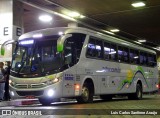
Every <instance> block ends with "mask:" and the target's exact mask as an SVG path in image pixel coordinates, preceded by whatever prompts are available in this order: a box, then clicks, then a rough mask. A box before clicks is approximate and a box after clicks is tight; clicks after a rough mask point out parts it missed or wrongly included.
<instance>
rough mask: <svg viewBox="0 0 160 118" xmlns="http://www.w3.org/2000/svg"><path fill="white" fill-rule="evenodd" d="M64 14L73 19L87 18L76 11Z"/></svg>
mask: <svg viewBox="0 0 160 118" xmlns="http://www.w3.org/2000/svg"><path fill="white" fill-rule="evenodd" d="M63 13H64V14H66V15H67V16H69V17H71V18H85V16H84V15H82V14H80V13H79V12H76V11H63Z"/></svg>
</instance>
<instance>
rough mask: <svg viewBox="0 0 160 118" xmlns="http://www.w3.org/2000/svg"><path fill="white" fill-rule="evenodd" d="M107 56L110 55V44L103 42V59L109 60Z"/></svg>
mask: <svg viewBox="0 0 160 118" xmlns="http://www.w3.org/2000/svg"><path fill="white" fill-rule="evenodd" d="M109 54H110V44H109V43H107V42H104V59H105V60H109Z"/></svg>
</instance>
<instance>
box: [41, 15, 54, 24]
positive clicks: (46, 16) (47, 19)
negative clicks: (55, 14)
mask: <svg viewBox="0 0 160 118" xmlns="http://www.w3.org/2000/svg"><path fill="white" fill-rule="evenodd" d="M39 20H40V21H43V22H50V21H52V17H51V16H49V15H41V16H39Z"/></svg>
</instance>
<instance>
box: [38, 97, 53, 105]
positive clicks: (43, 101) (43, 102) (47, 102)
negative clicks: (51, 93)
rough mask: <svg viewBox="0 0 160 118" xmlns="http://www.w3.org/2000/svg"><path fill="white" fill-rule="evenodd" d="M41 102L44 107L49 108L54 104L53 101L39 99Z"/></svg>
mask: <svg viewBox="0 0 160 118" xmlns="http://www.w3.org/2000/svg"><path fill="white" fill-rule="evenodd" d="M39 102H40V103H41V104H42V105H44V106H48V105H51V103H52V102H53V99H47V98H39Z"/></svg>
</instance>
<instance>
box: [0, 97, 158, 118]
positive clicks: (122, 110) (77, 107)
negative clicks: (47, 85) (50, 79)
mask: <svg viewBox="0 0 160 118" xmlns="http://www.w3.org/2000/svg"><path fill="white" fill-rule="evenodd" d="M0 109H1V111H0V114H1V112H2V110H9V112H10V111H11V114H12V116H7V115H4V113H3V116H2V115H1V116H0V118H44V117H45V118H107V117H109V118H119V117H121V118H131V117H133V118H137V117H140V118H152V117H157V118H159V117H160V115H156V114H160V94H155V95H145V96H144V99H143V100H138V101H137V100H128V99H127V98H114V99H113V100H111V101H103V100H101V99H95V100H94V102H93V103H90V104H77V102H76V101H74V100H71V101H67V102H57V103H53V104H52V105H50V106H42V105H41V104H40V103H39V102H38V101H37V100H31V101H30V100H14V101H7V102H1V103H0ZM3 112H4V111H3ZM5 113H6V112H5ZM16 113H17V114H19V115H17V114H16ZM147 113H148V114H150V115H146V114H147ZM28 114H30V116H24V115H28ZM41 114H43V116H36V115H41ZM51 114H52V115H51ZM128 114H130V115H128ZM135 114H136V115H135ZM144 114H145V115H144Z"/></svg>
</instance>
